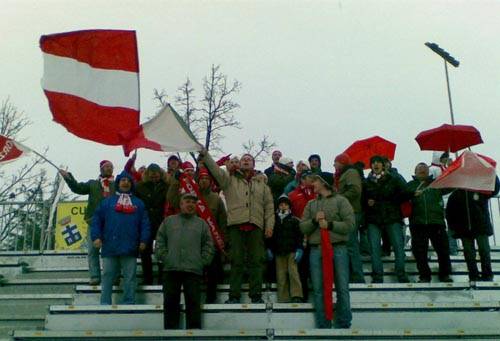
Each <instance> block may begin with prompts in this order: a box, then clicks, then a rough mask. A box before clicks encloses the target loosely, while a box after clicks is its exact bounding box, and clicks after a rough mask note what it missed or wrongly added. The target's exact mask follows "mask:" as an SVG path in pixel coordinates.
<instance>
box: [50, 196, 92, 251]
mask: <svg viewBox="0 0 500 341" xmlns="http://www.w3.org/2000/svg"><path fill="white" fill-rule="evenodd" d="M86 209H87V202H83V201H73V202H61V203H59V204H58V205H57V215H56V231H55V239H56V245H55V249H56V250H77V249H86V248H87V243H86V239H87V230H88V226H87V223H86V222H85V219H84V218H83V217H84V215H85V210H86Z"/></svg>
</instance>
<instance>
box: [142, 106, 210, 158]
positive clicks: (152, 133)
mask: <svg viewBox="0 0 500 341" xmlns="http://www.w3.org/2000/svg"><path fill="white" fill-rule="evenodd" d="M143 132H144V136H145V137H146V138H147V139H148V140H151V141H155V142H157V143H158V144H160V145H161V147H162V150H163V151H167V152H168V151H176V152H191V151H195V150H199V149H200V147H199V145H198V144H197V143H196V142H195V141H193V139H192V138H191V136H189V135H188V134H187V132H186V131H185V130H184V129H183V128H182V127H181V126H180V124H179V122H178V121H177V119H176V118H175V115H174V113H173V112H172V111H171V109H170V106H168V105H167V106H166V107H165V108H164V109H163V110H162V111H161V112H160V113H159V114H158V115H156V116H155V117H154V118H153V119H151V120H150V121H148V122H146V123H144V125H143Z"/></svg>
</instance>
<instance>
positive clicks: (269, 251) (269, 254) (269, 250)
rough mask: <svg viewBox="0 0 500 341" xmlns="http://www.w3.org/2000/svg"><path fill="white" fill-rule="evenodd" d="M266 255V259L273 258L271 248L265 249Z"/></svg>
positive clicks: (270, 259)
mask: <svg viewBox="0 0 500 341" xmlns="http://www.w3.org/2000/svg"><path fill="white" fill-rule="evenodd" d="M266 257H267V260H268V261H272V260H273V258H274V255H273V252H272V251H271V249H267V250H266Z"/></svg>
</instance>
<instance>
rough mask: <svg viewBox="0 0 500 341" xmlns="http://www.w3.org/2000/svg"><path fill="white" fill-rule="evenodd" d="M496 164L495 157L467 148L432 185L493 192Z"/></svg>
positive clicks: (434, 186)
mask: <svg viewBox="0 0 500 341" xmlns="http://www.w3.org/2000/svg"><path fill="white" fill-rule="evenodd" d="M495 166H496V162H495V161H494V160H493V159H491V158H489V157H487V156H483V155H480V154H477V153H473V152H471V151H469V150H466V151H465V152H463V153H462V155H460V157H459V158H458V159H456V160H455V161H454V162H453V163H452V164H451V165H450V166H449V167H448V168H447V169H446V170H445V171H444V172H443V174H441V175H440V176H439V177H438V178H437V179H436V180H434V181H433V182H432V183H431V185H430V187H432V188H461V189H466V190H470V191H481V192H491V191H493V190H494V189H495V176H496V175H495Z"/></svg>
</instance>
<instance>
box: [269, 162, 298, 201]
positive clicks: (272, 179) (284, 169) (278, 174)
mask: <svg viewBox="0 0 500 341" xmlns="http://www.w3.org/2000/svg"><path fill="white" fill-rule="evenodd" d="M287 161H289V163H291V164H292V165H293V161H292V160H291V159H288V158H285V157H282V158H281V159H280V162H278V164H275V165H274V168H273V171H272V172H271V173H269V174H266V175H267V185H268V186H269V188H270V189H271V193H272V194H273V200H274V206H275V208H277V207H278V198H279V197H280V196H281V195H282V194H283V192H284V191H285V187H286V185H288V183H290V182H291V181H293V179H294V178H295V170H294V169H293V166H290V164H287Z"/></svg>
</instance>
